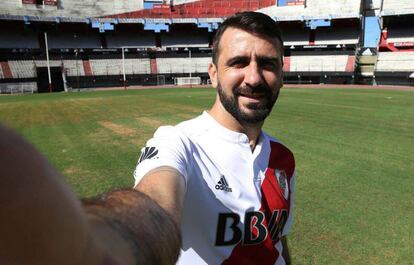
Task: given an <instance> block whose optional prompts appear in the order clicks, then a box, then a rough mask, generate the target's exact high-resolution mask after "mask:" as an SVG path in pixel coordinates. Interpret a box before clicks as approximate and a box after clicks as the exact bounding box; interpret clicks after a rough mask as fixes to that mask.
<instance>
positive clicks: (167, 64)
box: [157, 57, 211, 74]
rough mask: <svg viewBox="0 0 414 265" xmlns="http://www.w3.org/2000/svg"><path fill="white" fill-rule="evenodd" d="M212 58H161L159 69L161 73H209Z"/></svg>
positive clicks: (158, 60) (158, 63)
mask: <svg viewBox="0 0 414 265" xmlns="http://www.w3.org/2000/svg"><path fill="white" fill-rule="evenodd" d="M210 62H211V58H209V57H206V58H159V59H157V69H158V73H160V74H172V73H190V72H191V73H207V67H208V64H209V63H210Z"/></svg>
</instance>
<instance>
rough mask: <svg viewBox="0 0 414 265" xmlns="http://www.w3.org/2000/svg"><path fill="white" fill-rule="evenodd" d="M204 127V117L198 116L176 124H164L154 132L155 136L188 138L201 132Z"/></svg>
mask: <svg viewBox="0 0 414 265" xmlns="http://www.w3.org/2000/svg"><path fill="white" fill-rule="evenodd" d="M204 128H205V126H203V122H202V117H201V116H197V117H195V118H193V119H190V120H186V121H182V122H180V123H178V124H176V125H163V126H160V127H158V129H157V130H156V131H155V133H154V138H170V139H173V138H180V139H181V140H188V138H190V137H191V136H192V135H194V134H199V133H201V132H202V131H203V130H204Z"/></svg>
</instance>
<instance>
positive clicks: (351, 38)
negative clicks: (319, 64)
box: [315, 27, 359, 45]
mask: <svg viewBox="0 0 414 265" xmlns="http://www.w3.org/2000/svg"><path fill="white" fill-rule="evenodd" d="M358 37H359V36H358V31H356V30H355V28H352V27H349V28H345V27H343V28H339V27H329V28H326V27H323V28H318V29H317V30H316V36H315V45H337V44H357V43H358V41H359V40H358Z"/></svg>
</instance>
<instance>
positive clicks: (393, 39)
mask: <svg viewBox="0 0 414 265" xmlns="http://www.w3.org/2000/svg"><path fill="white" fill-rule="evenodd" d="M402 6H404V8H401V7H402ZM381 14H382V17H381V25H382V31H381V36H380V42H379V46H378V61H377V63H376V66H375V71H374V77H375V81H376V83H377V84H400V85H413V84H414V63H413V59H414V57H413V55H414V31H413V26H412V25H414V4H413V2H412V1H401V2H398V3H397V1H386V0H384V3H383V10H382V12H381Z"/></svg>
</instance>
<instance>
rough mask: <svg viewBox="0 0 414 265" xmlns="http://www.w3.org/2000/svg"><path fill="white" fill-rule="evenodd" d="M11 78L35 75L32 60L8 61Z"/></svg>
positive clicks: (34, 66)
mask: <svg viewBox="0 0 414 265" xmlns="http://www.w3.org/2000/svg"><path fill="white" fill-rule="evenodd" d="M9 66H10V70H11V72H12V76H13V78H16V79H19V78H32V77H36V65H35V62H34V61H9Z"/></svg>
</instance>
